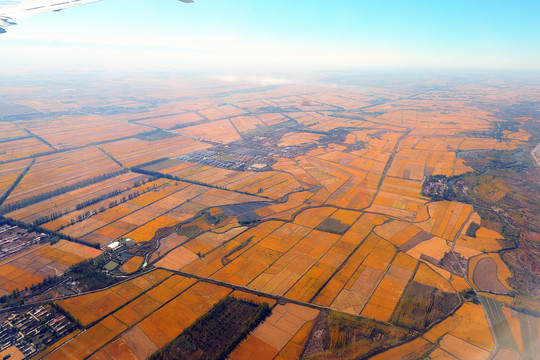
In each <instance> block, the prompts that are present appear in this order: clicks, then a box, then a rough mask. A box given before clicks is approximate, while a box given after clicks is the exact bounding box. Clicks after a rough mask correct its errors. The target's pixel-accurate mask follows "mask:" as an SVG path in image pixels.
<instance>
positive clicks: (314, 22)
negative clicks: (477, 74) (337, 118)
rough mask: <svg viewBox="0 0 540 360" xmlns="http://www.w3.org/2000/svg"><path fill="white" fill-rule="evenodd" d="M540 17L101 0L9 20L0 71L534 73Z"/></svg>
mask: <svg viewBox="0 0 540 360" xmlns="http://www.w3.org/2000/svg"><path fill="white" fill-rule="evenodd" d="M538 18H540V1H534V0H531V1H519V0H514V1H479V0H468V1H461V0H454V1H450V0H430V1H403V0H401V1H394V0H392V1H390V0H370V1H361V0H355V1H348V0H347V1H339V0H337V1H320V0H309V1H308V0H273V1H270V0H195V3H192V4H184V3H181V2H179V1H177V0H102V1H100V2H97V3H94V4H89V5H84V6H80V7H76V8H70V9H66V10H63V11H61V12H56V13H47V14H39V15H35V16H32V17H28V18H22V19H20V20H18V23H19V25H17V26H13V27H10V28H7V30H8V33H7V34H4V35H2V36H0V53H1V54H2V56H1V58H0V67H2V66H10V67H16V66H18V67H23V68H27V69H30V68H43V67H52V68H54V67H74V66H75V67H85V68H86V67H98V68H100V67H109V68H138V67H178V68H190V69H199V68H200V69H214V70H220V69H237V70H244V71H263V70H267V69H274V68H289V69H292V70H295V69H303V70H310V69H313V70H320V69H324V70H341V69H362V68H457V69H523V70H540V21H538ZM2 63H3V65H2Z"/></svg>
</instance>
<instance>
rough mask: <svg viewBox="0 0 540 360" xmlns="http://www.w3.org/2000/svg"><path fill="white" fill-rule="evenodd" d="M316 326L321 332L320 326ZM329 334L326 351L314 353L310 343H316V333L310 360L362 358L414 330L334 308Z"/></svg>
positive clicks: (408, 334)
mask: <svg viewBox="0 0 540 360" xmlns="http://www.w3.org/2000/svg"><path fill="white" fill-rule="evenodd" d="M316 328H317V325H316V326H315V328H314V332H315V330H317V332H320V329H316ZM323 330H324V331H326V335H325V336H323V339H321V341H322V342H323V348H324V351H322V352H319V353H315V354H313V353H312V352H311V351H310V349H309V348H308V347H309V346H313V345H312V344H313V343H312V341H311V340H312V337H313V336H314V333H313V332H312V335H311V336H310V339H309V340H308V342H307V343H306V349H305V350H304V355H307V354H311V355H308V356H306V357H305V359H309V360H322V359H324V360H330V359H343V360H347V359H351V360H352V359H360V358H364V356H366V355H368V354H370V353H373V352H376V351H377V350H381V349H383V348H386V347H390V346H391V345H393V344H396V343H397V342H399V341H401V340H403V339H405V338H408V337H409V336H410V335H411V333H410V332H409V331H408V330H406V329H403V328H399V327H396V326H391V325H387V324H383V323H380V322H377V321H375V320H371V319H367V318H363V317H359V316H354V315H350V314H345V313H341V312H337V311H330V313H329V315H328V320H327V324H326V328H325V329H323Z"/></svg>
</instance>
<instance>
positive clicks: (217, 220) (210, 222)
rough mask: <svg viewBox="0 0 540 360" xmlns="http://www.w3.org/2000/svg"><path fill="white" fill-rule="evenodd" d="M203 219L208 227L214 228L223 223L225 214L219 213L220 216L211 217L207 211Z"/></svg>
mask: <svg viewBox="0 0 540 360" xmlns="http://www.w3.org/2000/svg"><path fill="white" fill-rule="evenodd" d="M203 219H204V221H205V222H206V223H207V224H208V225H210V226H216V225H218V224H219V223H220V222H222V221H225V220H226V219H227V214H225V213H220V214H216V215H211V214H210V213H209V212H208V211H205V212H204V216H203Z"/></svg>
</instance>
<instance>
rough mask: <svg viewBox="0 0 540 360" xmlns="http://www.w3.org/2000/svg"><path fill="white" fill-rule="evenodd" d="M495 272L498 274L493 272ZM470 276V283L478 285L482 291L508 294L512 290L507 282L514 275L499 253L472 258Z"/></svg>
mask: <svg viewBox="0 0 540 360" xmlns="http://www.w3.org/2000/svg"><path fill="white" fill-rule="evenodd" d="M484 259H486V260H484ZM479 264H481V267H480V269H479V270H478V271H477V267H478V265H479ZM495 270H496V272H493V271H495ZM468 275H469V282H470V283H472V284H474V285H476V286H477V288H478V289H480V290H487V291H495V292H501V293H503V294H506V293H507V292H508V291H509V290H511V289H512V288H511V287H510V285H509V284H508V281H507V279H508V278H509V277H510V276H512V274H511V273H510V270H509V269H508V267H507V265H506V264H505V263H504V262H503V261H502V260H501V258H500V256H499V254H497V253H491V254H483V255H479V256H475V257H473V258H471V259H470V260H469V271H468ZM477 281H478V282H479V283H477Z"/></svg>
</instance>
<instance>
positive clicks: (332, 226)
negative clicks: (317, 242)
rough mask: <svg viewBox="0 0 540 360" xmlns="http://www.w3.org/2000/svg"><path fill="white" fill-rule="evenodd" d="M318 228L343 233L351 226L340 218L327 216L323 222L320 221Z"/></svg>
mask: <svg viewBox="0 0 540 360" xmlns="http://www.w3.org/2000/svg"><path fill="white" fill-rule="evenodd" d="M316 229H317V230H321V231H326V232H331V233H334V234H338V235H343V234H345V232H346V231H347V230H349V226H348V225H347V224H344V223H342V222H341V221H339V220H338V219H333V218H326V219H324V221H323V222H322V223H320V224H319V225H318V226H317V227H316Z"/></svg>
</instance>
